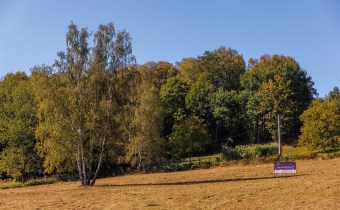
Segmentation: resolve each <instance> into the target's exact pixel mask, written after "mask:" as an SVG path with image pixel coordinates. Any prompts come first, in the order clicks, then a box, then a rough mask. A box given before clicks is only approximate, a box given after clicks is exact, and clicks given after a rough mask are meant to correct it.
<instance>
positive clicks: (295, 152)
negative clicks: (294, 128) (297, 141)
mask: <svg viewBox="0 0 340 210" xmlns="http://www.w3.org/2000/svg"><path fill="white" fill-rule="evenodd" d="M316 155H317V152H316V151H313V150H310V149H308V148H307V147H292V146H284V147H283V149H282V157H283V158H285V159H303V158H314V157H316Z"/></svg>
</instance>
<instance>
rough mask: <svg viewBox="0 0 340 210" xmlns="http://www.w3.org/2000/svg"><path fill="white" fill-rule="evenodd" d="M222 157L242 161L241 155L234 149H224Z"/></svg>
mask: <svg viewBox="0 0 340 210" xmlns="http://www.w3.org/2000/svg"><path fill="white" fill-rule="evenodd" d="M222 155H223V158H224V159H225V160H238V159H240V155H239V153H238V152H237V151H236V150H234V149H232V148H223V149H222Z"/></svg>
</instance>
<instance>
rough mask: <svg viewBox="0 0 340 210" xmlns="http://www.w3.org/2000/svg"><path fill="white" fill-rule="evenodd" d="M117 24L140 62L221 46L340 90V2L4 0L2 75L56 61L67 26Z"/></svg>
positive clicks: (0, 12) (0, 2)
mask: <svg viewBox="0 0 340 210" xmlns="http://www.w3.org/2000/svg"><path fill="white" fill-rule="evenodd" d="M71 21H74V22H75V23H76V24H77V25H78V26H79V27H87V28H88V29H89V30H91V31H95V30H96V29H97V26H98V25H99V24H101V23H108V22H113V23H114V24H115V26H116V28H117V29H118V30H121V29H126V30H127V31H128V32H129V33H130V34H131V36H132V38H133V41H132V43H133V54H134V55H135V56H136V58H137V62H138V63H139V64H143V63H145V62H147V61H160V60H165V61H169V62H172V63H174V62H176V61H180V60H181V59H182V58H184V57H196V56H197V55H202V54H203V53H204V51H206V50H214V49H216V48H218V47H220V46H225V47H231V48H234V49H236V50H237V51H238V52H239V53H240V54H242V55H243V56H244V58H245V60H246V61H247V60H248V59H249V58H251V57H252V58H259V57H260V56H261V55H263V54H266V53H267V54H284V55H289V56H292V57H293V58H295V59H296V60H297V61H298V62H299V63H300V65H301V67H302V68H303V69H305V70H307V72H308V75H310V76H311V77H312V80H313V81H314V82H315V88H316V89H317V91H318V93H319V94H320V96H324V95H325V94H327V93H328V92H329V91H330V90H332V89H333V87H334V86H340V1H336V0H333V1H332V0H318V1H316V0H299V1H295V0H287V1H269V0H267V1H265V0H259V1H251V0H248V1H245V0H238V1H237V0H234V1H228V0H220V1H218V0H200V1H198V0H167V1H166V0H163V1H162V0H139V1H138V0H135V1H131V0H124V1H122V0H120V1H115V0H112V1H100V0H97V1H80V0H72V1H70V0H59V1H47V0H45V1H44V0H30V1H28V0H22V1H19V0H0V76H3V75H5V74H6V73H8V72H15V71H19V70H20V71H26V72H29V69H30V68H31V67H33V66H34V65H40V64H43V63H44V64H47V65H50V64H52V63H53V61H54V59H55V58H56V57H57V56H56V54H57V52H58V51H61V50H64V49H65V34H66V31H67V26H68V25H69V23H70V22H71Z"/></svg>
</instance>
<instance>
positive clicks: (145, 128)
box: [127, 81, 165, 170]
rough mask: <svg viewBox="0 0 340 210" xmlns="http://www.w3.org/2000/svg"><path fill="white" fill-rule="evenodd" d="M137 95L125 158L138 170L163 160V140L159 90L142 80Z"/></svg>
mask: <svg viewBox="0 0 340 210" xmlns="http://www.w3.org/2000/svg"><path fill="white" fill-rule="evenodd" d="M138 95H139V97H138V106H137V108H136V109H135V113H134V119H133V121H132V126H133V128H134V131H135V132H134V134H133V135H132V137H131V138H130V142H128V145H127V159H128V160H129V161H131V163H132V165H134V166H136V167H137V169H138V170H140V169H141V168H144V169H148V168H149V167H150V166H152V165H153V164H156V163H159V162H161V161H163V160H164V157H165V141H164V139H163V138H162V137H161V133H162V122H163V119H162V118H163V109H162V106H161V103H160V99H159V91H158V90H157V89H156V88H155V87H154V85H153V84H150V83H148V82H146V81H143V82H142V84H141V85H140V86H139V94H138Z"/></svg>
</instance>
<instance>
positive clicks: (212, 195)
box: [0, 158, 340, 210]
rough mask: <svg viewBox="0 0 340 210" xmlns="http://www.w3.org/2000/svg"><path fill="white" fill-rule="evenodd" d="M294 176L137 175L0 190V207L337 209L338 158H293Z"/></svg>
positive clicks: (253, 170) (246, 171)
mask: <svg viewBox="0 0 340 210" xmlns="http://www.w3.org/2000/svg"><path fill="white" fill-rule="evenodd" d="M297 170H298V175H297V176H287V177H279V178H274V177H273V174H272V171H273V165H272V164H260V165H255V164H254V165H232V166H221V167H215V168H210V169H199V170H194V171H185V172H175V173H157V174H136V175H128V176H122V177H114V178H105V179H99V180H98V182H97V185H96V186H95V187H80V186H79V183H78V182H64V183H63V182H60V183H56V184H51V185H41V186H32V187H25V188H16V189H4V190H0V209H328V210H332V209H334V210H336V209H340V159H339V158H338V159H331V160H301V161H297Z"/></svg>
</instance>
